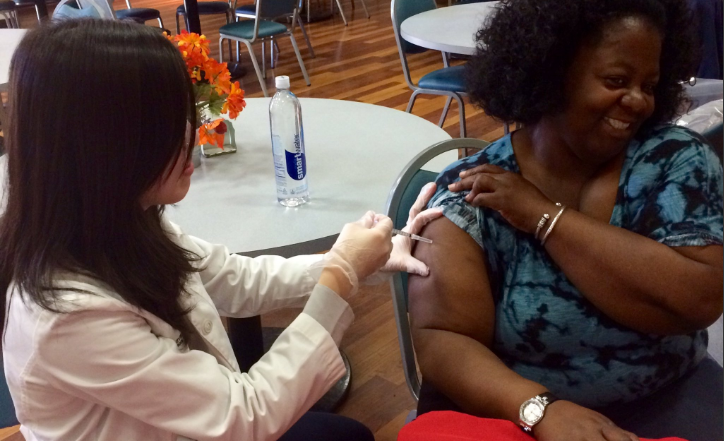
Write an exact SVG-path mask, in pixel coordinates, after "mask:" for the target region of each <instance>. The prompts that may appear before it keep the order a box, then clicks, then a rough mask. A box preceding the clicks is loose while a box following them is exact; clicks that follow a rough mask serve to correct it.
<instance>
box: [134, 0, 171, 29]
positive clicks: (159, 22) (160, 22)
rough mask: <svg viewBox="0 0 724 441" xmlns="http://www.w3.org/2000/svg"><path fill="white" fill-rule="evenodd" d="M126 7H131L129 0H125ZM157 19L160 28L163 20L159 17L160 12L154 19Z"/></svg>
mask: <svg viewBox="0 0 724 441" xmlns="http://www.w3.org/2000/svg"><path fill="white" fill-rule="evenodd" d="M126 9H133V6H131V0H126ZM156 20H157V21H158V26H159V27H160V28H161V29H164V27H163V20H162V19H161V12H160V11H159V13H158V18H157V19H156Z"/></svg>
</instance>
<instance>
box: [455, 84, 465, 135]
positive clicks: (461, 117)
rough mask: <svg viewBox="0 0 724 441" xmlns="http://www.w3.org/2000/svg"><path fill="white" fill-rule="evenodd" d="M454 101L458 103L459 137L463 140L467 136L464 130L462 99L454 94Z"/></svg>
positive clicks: (463, 104)
mask: <svg viewBox="0 0 724 441" xmlns="http://www.w3.org/2000/svg"><path fill="white" fill-rule="evenodd" d="M455 99H456V100H457V101H458V108H459V109H460V137H461V138H465V137H466V136H467V130H465V102H464V101H463V97H461V96H460V95H458V94H455Z"/></svg>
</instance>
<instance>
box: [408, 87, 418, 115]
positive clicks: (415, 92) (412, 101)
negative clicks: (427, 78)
mask: <svg viewBox="0 0 724 441" xmlns="http://www.w3.org/2000/svg"><path fill="white" fill-rule="evenodd" d="M419 94H420V91H419V90H416V91H414V92H412V96H410V102H408V103H407V109H405V112H407V113H412V106H414V105H415V100H416V99H417V95H419Z"/></svg>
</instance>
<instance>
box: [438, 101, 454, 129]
mask: <svg viewBox="0 0 724 441" xmlns="http://www.w3.org/2000/svg"><path fill="white" fill-rule="evenodd" d="M451 102H452V97H451V96H449V97H447V100H445V107H443V108H442V115H440V122H439V123H438V126H439V127H442V125H443V123H444V122H445V118H447V112H448V110H450V103H451Z"/></svg>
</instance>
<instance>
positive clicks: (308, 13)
mask: <svg viewBox="0 0 724 441" xmlns="http://www.w3.org/2000/svg"><path fill="white" fill-rule="evenodd" d="M309 1H310V0H307V23H309V22H310V21H312V19H311V15H310V14H311V12H309V11H310V10H311V8H310V7H309Z"/></svg>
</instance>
